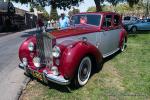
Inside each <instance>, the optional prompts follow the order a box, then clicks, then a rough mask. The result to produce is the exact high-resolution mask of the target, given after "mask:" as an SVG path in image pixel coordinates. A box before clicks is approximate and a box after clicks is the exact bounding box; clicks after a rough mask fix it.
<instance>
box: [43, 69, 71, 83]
mask: <svg viewBox="0 0 150 100" xmlns="http://www.w3.org/2000/svg"><path fill="white" fill-rule="evenodd" d="M43 74H44V76H45V78H46V79H47V80H49V81H51V82H54V83H57V84H60V85H68V84H70V81H69V80H66V79H65V78H64V77H63V76H62V75H59V76H56V75H53V74H48V73H47V71H46V70H44V71H43Z"/></svg>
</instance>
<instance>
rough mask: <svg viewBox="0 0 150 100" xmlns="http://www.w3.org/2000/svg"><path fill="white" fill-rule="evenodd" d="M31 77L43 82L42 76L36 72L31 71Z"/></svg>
mask: <svg viewBox="0 0 150 100" xmlns="http://www.w3.org/2000/svg"><path fill="white" fill-rule="evenodd" d="M32 75H33V77H35V78H37V79H39V80H40V81H43V75H42V74H41V73H39V72H37V71H32Z"/></svg>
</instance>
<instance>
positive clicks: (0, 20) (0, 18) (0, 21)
mask: <svg viewBox="0 0 150 100" xmlns="http://www.w3.org/2000/svg"><path fill="white" fill-rule="evenodd" d="M0 25H3V20H2V16H0Z"/></svg>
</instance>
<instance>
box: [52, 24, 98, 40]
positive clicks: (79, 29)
mask: <svg viewBox="0 0 150 100" xmlns="http://www.w3.org/2000/svg"><path fill="white" fill-rule="evenodd" d="M98 31H100V29H99V27H95V26H90V25H78V26H73V27H69V28H66V29H61V30H55V31H52V32H51V33H50V34H52V35H53V36H54V37H55V38H62V37H68V36H74V35H81V34H86V33H92V32H98Z"/></svg>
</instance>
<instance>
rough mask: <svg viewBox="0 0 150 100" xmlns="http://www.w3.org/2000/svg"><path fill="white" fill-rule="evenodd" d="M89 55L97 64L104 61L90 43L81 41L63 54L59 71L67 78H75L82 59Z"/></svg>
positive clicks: (67, 48)
mask: <svg viewBox="0 0 150 100" xmlns="http://www.w3.org/2000/svg"><path fill="white" fill-rule="evenodd" d="M88 55H92V56H93V57H94V58H95V59H96V62H97V63H99V62H101V61H102V55H101V53H100V52H99V50H98V49H97V48H96V47H95V46H94V45H92V44H90V43H88V42H84V41H79V42H77V43H75V44H74V45H69V46H68V47H66V49H65V50H64V52H63V54H62V58H61V60H62V61H63V62H62V65H61V66H60V67H59V70H60V71H61V73H62V74H63V75H64V76H65V77H67V78H73V77H74V75H75V71H76V70H77V68H78V66H79V64H80V61H81V59H82V58H83V57H84V56H88Z"/></svg>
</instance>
